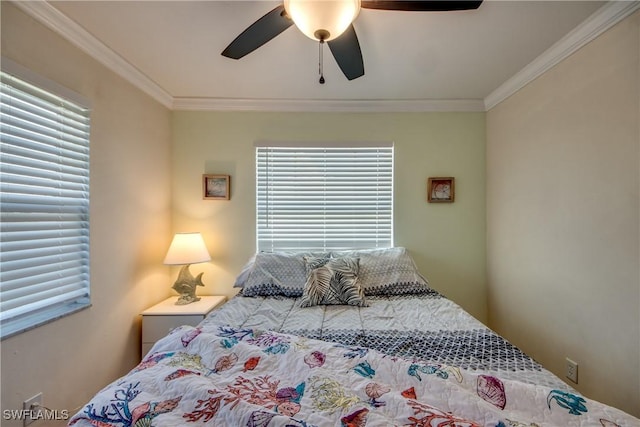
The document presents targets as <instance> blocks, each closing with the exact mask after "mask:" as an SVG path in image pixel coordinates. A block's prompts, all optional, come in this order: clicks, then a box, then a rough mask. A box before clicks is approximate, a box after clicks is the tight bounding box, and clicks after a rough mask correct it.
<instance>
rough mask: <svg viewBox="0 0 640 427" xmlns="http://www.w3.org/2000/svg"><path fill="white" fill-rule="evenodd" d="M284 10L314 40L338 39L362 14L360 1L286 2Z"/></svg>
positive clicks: (293, 0)
mask: <svg viewBox="0 0 640 427" xmlns="http://www.w3.org/2000/svg"><path fill="white" fill-rule="evenodd" d="M284 8H285V10H286V11H287V14H288V15H289V17H290V18H291V19H292V20H293V23H294V24H295V25H296V27H298V29H299V30H300V31H302V33H303V34H304V35H306V36H307V37H309V38H310V39H312V40H316V41H318V40H321V39H320V38H319V35H321V34H322V35H325V34H327V33H328V34H329V35H328V36H327V37H326V38H323V39H322V40H323V41H330V40H333V39H335V38H338V37H339V36H340V35H341V34H342V33H344V32H345V31H346V29H347V28H349V25H351V23H352V22H353V21H354V19H356V17H357V16H358V13H359V12H360V0H284Z"/></svg>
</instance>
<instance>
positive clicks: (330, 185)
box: [254, 141, 394, 252]
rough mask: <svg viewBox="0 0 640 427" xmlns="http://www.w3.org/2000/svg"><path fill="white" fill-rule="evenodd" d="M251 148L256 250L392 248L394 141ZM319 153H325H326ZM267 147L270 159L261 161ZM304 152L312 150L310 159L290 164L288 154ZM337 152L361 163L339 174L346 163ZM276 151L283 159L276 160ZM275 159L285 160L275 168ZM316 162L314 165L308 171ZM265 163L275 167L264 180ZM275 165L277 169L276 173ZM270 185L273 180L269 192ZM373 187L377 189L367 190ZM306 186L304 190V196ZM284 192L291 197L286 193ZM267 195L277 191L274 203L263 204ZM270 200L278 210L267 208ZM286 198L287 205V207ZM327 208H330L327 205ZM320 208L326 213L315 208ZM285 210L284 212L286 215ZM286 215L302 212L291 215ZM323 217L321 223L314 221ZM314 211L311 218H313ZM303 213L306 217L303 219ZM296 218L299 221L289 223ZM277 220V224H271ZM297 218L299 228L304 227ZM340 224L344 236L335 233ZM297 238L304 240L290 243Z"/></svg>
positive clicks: (261, 144)
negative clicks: (330, 170)
mask: <svg viewBox="0 0 640 427" xmlns="http://www.w3.org/2000/svg"><path fill="white" fill-rule="evenodd" d="M254 146H255V156H256V160H255V161H256V165H255V171H256V249H257V251H258V252H260V251H264V252H276V251H278V252H279V251H289V252H290V251H330V250H346V249H374V248H386V247H391V246H393V242H394V236H393V230H394V224H393V223H394V218H393V207H394V203H393V191H394V189H393V186H394V176H393V175H394V144H393V143H392V142H273V141H259V142H256V143H255V144H254ZM321 151H324V154H323V153H321ZM268 152H270V153H272V158H271V160H269V159H267V158H266V156H268V154H267V153H268ZM294 153H296V154H294ZM309 153H313V154H311V157H312V158H313V159H312V160H311V159H310V158H304V162H305V165H304V166H303V167H302V162H298V163H297V166H295V165H296V160H295V159H293V158H294V157H295V156H296V155H297V156H304V155H305V154H309ZM342 153H344V154H346V155H347V156H348V157H347V158H346V161H347V162H353V161H355V162H356V163H357V162H358V161H360V160H361V161H362V163H361V164H360V165H359V166H358V167H357V168H353V170H352V168H351V167H349V168H348V169H349V170H348V171H345V168H344V165H345V164H351V163H345V160H343V159H342V158H340V154H342ZM356 153H357V154H356ZM360 153H362V154H360ZM275 156H280V157H281V158H279V159H278V158H276V157H275ZM323 158H324V160H323ZM274 159H275V160H276V161H280V162H283V163H282V164H280V165H278V166H275V165H274V164H271V165H270V164H269V162H270V161H271V162H273V160H274ZM301 159H302V158H301ZM336 159H337V160H336ZM314 161H315V162H317V166H316V165H312V164H311V163H310V162H314ZM323 162H324V163H323ZM321 163H322V164H323V166H324V167H333V168H334V172H335V175H322V173H323V172H321V171H320V164H321ZM316 167H317V169H313V168H316ZM266 168H271V169H272V170H273V171H274V172H272V173H271V178H270V179H272V182H271V183H269V182H267V181H266V180H267V179H269V178H267V174H268V172H267V170H266ZM275 168H280V170H279V171H275ZM282 168H285V169H282ZM310 168H311V169H310ZM293 169H296V170H295V171H294V170H293ZM287 174H291V176H288V175H287ZM351 175H353V176H351ZM261 180H262V181H261ZM273 180H275V181H273ZM350 180H351V181H350ZM358 180H359V181H358ZM311 181H313V182H311ZM377 181H379V182H377ZM274 182H276V184H275V185H276V188H275V189H274ZM376 186H377V187H376ZM312 187H313V188H312ZM374 187H376V188H377V190H373V188H374ZM348 189H349V190H350V189H355V191H354V192H353V196H351V195H350V194H348V191H347V192H345V190H348ZM307 191H308V192H309V193H304V192H307ZM321 191H322V192H325V193H326V194H327V197H326V199H327V200H325V201H321V196H319V194H320V192H321ZM375 191H378V193H376V192H375ZM287 192H288V193H289V194H288V195H285V193H287ZM269 193H271V194H272V195H275V196H274V197H276V200H275V201H273V202H270V201H269V197H270V196H269ZM325 193H323V194H325ZM293 194H295V196H294V195H293ZM302 194H305V197H304V200H303V198H301V197H299V195H302ZM374 194H375V196H374ZM345 195H346V196H347V198H346V199H345ZM278 197H279V199H278ZM341 200H348V202H347V203H346V204H347V205H351V206H350V207H349V208H347V207H344V208H343V207H342V206H341V205H342V203H341ZM269 203H275V204H276V207H275V208H270V207H269V206H268V205H269ZM287 203H288V206H285V205H286V204H287ZM330 205H332V207H331V208H327V206H330ZM354 205H360V206H354ZM300 206H303V207H300ZM304 207H306V209H305V208H304ZM313 208H315V209H316V211H312V210H311V209H313ZM321 208H322V209H324V211H325V212H323V213H319V210H321ZM367 209H369V210H368V212H366V210H367ZM274 212H275V213H274ZM310 212H316V213H315V214H311V213H310ZM365 212H366V213H365ZM270 215H275V216H276V220H275V222H274V224H269V222H270V221H272V222H273V219H272V218H269V216H270ZM287 215H289V217H286V216H287ZM291 215H302V216H301V217H298V218H294V219H290V218H292V217H291ZM323 215H324V219H322V220H321V219H318V218H316V217H320V216H323ZM358 215H360V216H358ZM312 216H313V217H314V218H311V217H312ZM367 217H368V218H369V219H367ZM301 218H304V221H302V220H301ZM296 219H297V220H298V221H297V224H295V223H294V222H296ZM277 222H280V224H279V225H277V224H275V223H277ZM303 223H304V224H305V226H303V225H302V224H303ZM309 223H311V225H309ZM327 224H329V225H327ZM354 224H355V225H354ZM314 227H315V229H316V230H318V231H316V232H315V233H314V232H313V231H310V230H307V229H305V228H314ZM340 228H342V229H343V230H347V231H345V232H344V235H343V236H341V235H340V233H341V231H340V230H339V229H340ZM351 229H355V231H351ZM270 230H271V231H270ZM320 230H322V231H320ZM321 233H324V237H320V236H319V234H321ZM292 236H295V238H294V237H292ZM348 236H351V237H348ZM295 240H297V241H298V242H300V243H302V244H299V243H296V242H295Z"/></svg>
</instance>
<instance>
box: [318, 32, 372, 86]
mask: <svg viewBox="0 0 640 427" xmlns="http://www.w3.org/2000/svg"><path fill="white" fill-rule="evenodd" d="M327 44H328V45H329V49H331V53H332V54H333V57H334V58H335V60H336V62H337V63H338V65H339V66H340V69H341V70H342V72H343V73H344V75H345V76H346V77H347V79H349V80H353V79H357V78H358V77H361V76H363V75H364V62H363V60H362V51H361V50H360V42H358V36H357V35H356V30H355V29H354V28H353V24H352V25H349V28H347V30H346V31H345V32H344V33H343V34H342V35H341V36H340V37H338V38H337V39H333V40H331V41H329V42H327Z"/></svg>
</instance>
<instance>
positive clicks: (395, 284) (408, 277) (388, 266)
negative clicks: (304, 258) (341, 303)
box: [332, 247, 431, 296]
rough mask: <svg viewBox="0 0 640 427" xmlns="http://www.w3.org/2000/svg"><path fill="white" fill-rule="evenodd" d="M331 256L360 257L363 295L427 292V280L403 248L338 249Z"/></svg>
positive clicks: (428, 289) (428, 288) (429, 290)
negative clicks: (339, 250)
mask: <svg viewBox="0 0 640 427" xmlns="http://www.w3.org/2000/svg"><path fill="white" fill-rule="evenodd" d="M332 255H333V256H351V257H358V258H360V271H359V279H360V286H362V289H363V290H364V294H365V295H366V296H373V295H410V294H424V293H429V292H431V289H430V287H429V282H428V281H427V279H425V278H424V277H423V276H422V275H421V274H420V273H419V272H418V269H417V267H416V265H415V263H414V262H413V259H412V258H411V256H409V254H408V253H407V250H406V249H405V248H402V247H395V248H386V249H364V250H358V251H341V252H333V253H332Z"/></svg>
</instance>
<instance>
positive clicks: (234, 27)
mask: <svg viewBox="0 0 640 427" xmlns="http://www.w3.org/2000/svg"><path fill="white" fill-rule="evenodd" d="M26 3H29V2H26ZM604 3H605V2H598V1H492V0H489V1H487V0H485V2H484V3H483V4H482V5H481V6H480V8H479V9H478V10H475V11H464V12H438V13H435V12H411V13H409V12H393V11H377V10H368V9H363V10H362V11H361V12H360V15H359V16H358V18H357V19H356V21H355V22H354V27H355V29H356V32H357V34H358V38H359V41H360V45H361V49H362V54H363V57H364V64H365V75H364V76H363V77H361V78H359V79H356V80H353V81H348V80H347V79H346V78H345V77H344V76H343V75H342V73H341V71H340V69H339V68H338V67H337V65H336V63H335V61H334V60H333V58H332V57H331V53H330V51H329V49H325V52H324V54H325V60H324V68H325V69H324V75H325V78H326V84H324V85H320V84H319V83H318V45H317V43H314V42H313V41H312V40H310V39H308V38H307V37H305V36H304V35H303V34H302V33H301V32H299V31H298V30H297V28H295V26H292V27H290V28H289V29H288V30H286V31H285V32H284V33H282V34H281V35H279V36H278V37H276V38H275V39H273V40H271V41H270V42H269V43H267V44H266V45H264V46H262V47H261V48H259V49H258V50H256V51H254V52H253V53H251V54H249V55H247V56H246V57H244V58H242V59H240V60H233V59H229V58H226V57H223V56H221V55H220V52H222V50H223V49H224V48H225V47H226V46H227V45H228V44H229V43H230V42H231V41H232V40H233V39H234V38H235V37H236V36H237V35H238V34H240V33H241V32H242V31H243V30H244V29H245V28H246V27H247V26H249V25H250V24H252V23H253V22H254V21H256V20H257V19H258V18H260V17H261V16H262V15H264V14H265V13H267V12H268V11H270V10H271V9H272V8H274V7H275V6H277V5H278V4H280V2H274V1H238V0H236V1H187V0H183V1H50V2H49V4H50V5H53V6H54V7H55V8H56V10H57V11H60V12H62V13H63V14H64V15H65V16H66V17H67V18H70V19H71V20H72V21H74V22H75V23H77V24H79V26H80V27H81V28H80V29H78V31H80V33H82V34H84V38H88V39H91V40H93V38H95V39H97V40H99V41H100V42H102V43H103V44H104V45H105V46H106V47H108V48H109V49H110V50H112V51H113V52H115V53H116V54H117V56H119V57H121V58H122V59H123V60H124V62H126V63H128V65H131V66H132V69H135V71H136V72H139V73H140V74H141V76H142V78H143V79H148V80H149V81H150V84H151V85H155V86H157V87H158V88H159V89H160V90H161V91H164V92H165V93H166V94H167V95H168V96H169V97H170V98H172V99H174V100H176V99H198V100H216V99H218V100H219V99H230V100H258V101H260V100H294V101H301V100H304V101H308V100H325V101H326V100H336V101H345V100H359V101H362V100H365V101H371V100H376V101H378V100H384V101H411V100H484V99H485V98H487V97H488V96H489V95H491V94H492V93H493V92H495V91H496V90H497V89H498V88H499V87H500V86H501V85H503V84H504V83H505V82H506V81H508V80H509V79H510V78H511V77H512V76H514V75H515V74H516V73H518V72H519V71H521V70H522V69H523V68H525V67H526V66H527V65H528V64H530V63H531V62H532V61H534V60H535V59H536V58H538V57H539V56H540V55H541V54H543V53H544V52H545V51H546V50H547V49H549V48H550V47H551V46H552V45H554V43H556V42H558V40H560V39H562V38H563V37H565V36H566V35H567V34H568V33H570V32H571V31H572V30H573V29H574V28H576V27H577V26H579V24H581V23H583V21H585V20H586V19H587V18H589V17H590V16H591V15H592V14H593V13H594V12H596V11H598V10H599V9H600V8H601V6H602V5H603V4H604ZM65 19H66V18H65ZM583 25H584V24H583ZM84 30H86V32H87V33H88V34H86V33H84ZM78 31H75V33H78ZM76 37H77V35H76Z"/></svg>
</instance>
